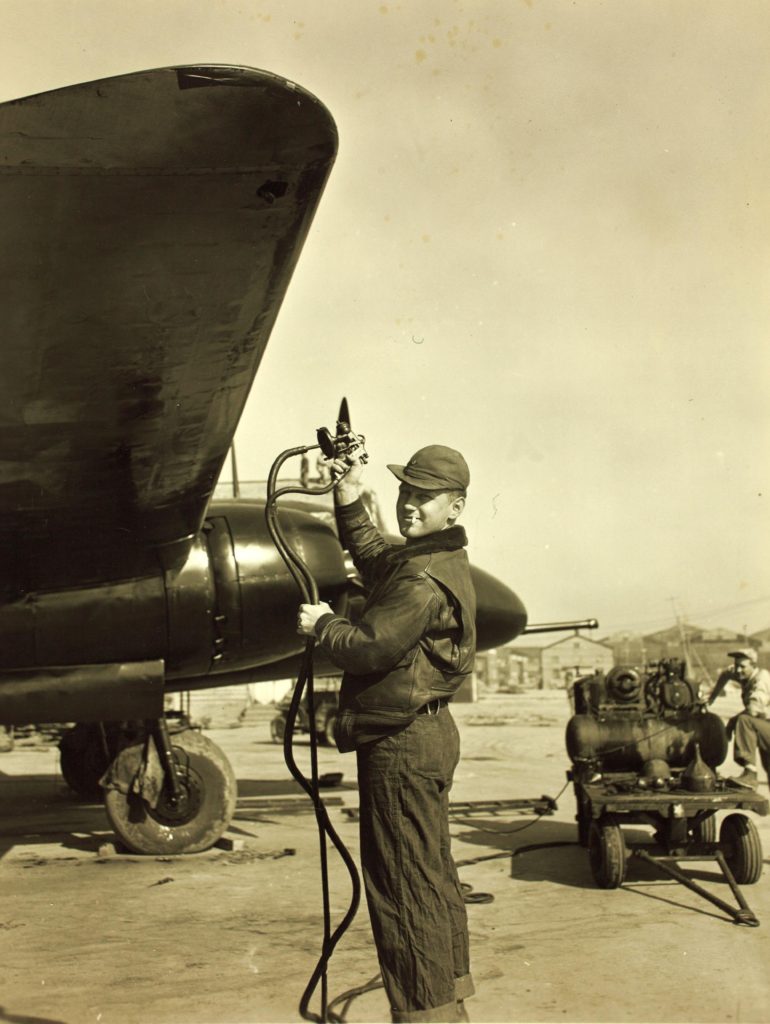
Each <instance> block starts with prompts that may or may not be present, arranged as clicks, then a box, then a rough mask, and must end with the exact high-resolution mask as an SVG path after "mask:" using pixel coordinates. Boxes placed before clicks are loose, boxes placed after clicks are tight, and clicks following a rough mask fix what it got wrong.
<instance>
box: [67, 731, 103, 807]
mask: <svg viewBox="0 0 770 1024" xmlns="http://www.w3.org/2000/svg"><path fill="white" fill-rule="evenodd" d="M109 765H110V761H109V758H108V757H107V755H106V754H105V752H104V748H103V746H102V738H101V736H100V734H99V726H98V725H85V724H82V723H80V724H78V725H75V726H73V727H72V728H71V729H69V730H67V732H65V733H64V735H63V736H62V738H61V739H60V740H59V767H60V769H61V773H62V777H63V778H64V781H65V782H66V783H67V785H68V786H69V788H70V789H71V790H72V791H73V792H74V793H77V794H78V796H81V797H83V798H84V799H85V800H90V801H91V802H92V803H98V802H100V801H101V800H102V798H103V796H104V791H103V790H102V787H101V786H100V785H99V779H101V777H102V775H104V773H105V772H106V771H107V769H108V768H109Z"/></svg>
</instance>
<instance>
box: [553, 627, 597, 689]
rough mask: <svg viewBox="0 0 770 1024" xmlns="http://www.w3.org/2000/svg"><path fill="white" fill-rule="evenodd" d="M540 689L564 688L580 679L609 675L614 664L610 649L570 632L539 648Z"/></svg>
mask: <svg viewBox="0 0 770 1024" xmlns="http://www.w3.org/2000/svg"><path fill="white" fill-rule="evenodd" d="M540 660H541V665H542V679H543V683H542V685H543V688H544V689H546V690H548V689H556V688H560V687H567V686H569V685H570V684H571V683H573V682H574V681H575V680H576V679H579V678H580V677H581V676H587V675H591V674H593V673H594V672H609V670H610V669H611V668H612V666H613V665H614V664H615V658H614V655H613V653H612V648H611V647H609V646H608V645H607V644H604V643H601V642H600V641H599V640H589V639H588V637H585V636H581V635H580V634H579V633H574V634H573V635H572V636H567V637H563V638H562V639H561V640H557V641H556V642H555V643H552V644H549V645H548V646H547V647H543V648H542V650H541V654H540Z"/></svg>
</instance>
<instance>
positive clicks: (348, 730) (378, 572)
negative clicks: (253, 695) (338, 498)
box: [315, 501, 476, 752]
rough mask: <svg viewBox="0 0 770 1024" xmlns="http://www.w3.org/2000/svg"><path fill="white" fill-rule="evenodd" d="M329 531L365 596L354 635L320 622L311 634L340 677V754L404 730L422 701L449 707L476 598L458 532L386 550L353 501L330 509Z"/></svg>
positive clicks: (466, 664)
mask: <svg viewBox="0 0 770 1024" xmlns="http://www.w3.org/2000/svg"><path fill="white" fill-rule="evenodd" d="M337 523H338V527H339V531H340V540H341V541H342V544H343V546H344V547H346V548H347V549H348V550H349V551H350V553H351V555H352V556H353V561H354V562H355V565H356V568H357V569H358V571H359V572H360V573H361V576H362V578H363V581H364V585H365V587H366V589H367V591H368V597H367V601H366V604H365V605H364V609H363V612H362V614H361V618H360V620H359V621H358V622H357V623H356V624H355V625H353V624H352V623H350V622H349V621H348V620H347V619H345V618H343V617H342V616H340V615H333V614H326V615H322V616H321V618H320V619H319V620H318V622H317V623H316V629H315V631H316V636H317V637H318V644H319V646H320V647H321V648H322V649H323V650H324V651H325V652H326V653H327V654H328V656H329V659H330V660H331V661H332V662H333V664H335V665H337V666H338V667H339V668H341V669H343V670H344V676H343V679H342V687H341V690H340V700H339V716H338V718H337V746H338V747H339V749H340V750H341V751H343V752H344V751H348V750H353V749H355V748H356V747H358V746H360V745H361V744H362V743H367V742H370V741H371V740H376V739H380V738H382V737H383V736H387V735H390V734H392V733H394V732H398V731H399V730H400V729H403V728H405V727H406V726H407V725H408V724H409V723H410V722H411V721H413V720H414V718H415V716H416V714H417V710H418V708H420V707H422V705H423V704H426V703H428V701H431V700H435V699H436V698H437V697H444V698H451V696H452V695H453V694H454V693H455V691H456V690H457V689H458V687H459V686H460V684H461V683H462V682H463V681H464V680H465V679H466V678H467V677H468V676H469V675H470V674H471V672H472V670H473V659H474V655H475V653H476V594H475V591H474V589H473V584H472V582H471V575H470V566H469V564H468V556H467V554H466V552H465V551H464V547H465V545H466V543H467V538H466V536H465V530H463V528H462V527H461V526H452V527H449V528H448V529H446V530H441V531H439V532H438V533H433V534H430V535H429V536H427V537H423V538H420V539H419V540H416V541H413V542H412V543H410V544H407V545H405V546H401V545H397V546H396V545H391V544H388V543H387V542H386V541H385V540H384V539H383V537H382V536H381V534H380V533H379V531H378V530H377V529H376V528H375V526H374V525H373V524H372V522H371V520H370V519H369V516H368V514H367V512H366V509H365V508H364V505H363V503H362V502H361V501H355V502H353V503H352V504H350V505H343V506H340V507H338V508H337Z"/></svg>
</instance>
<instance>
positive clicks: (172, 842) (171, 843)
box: [104, 730, 238, 854]
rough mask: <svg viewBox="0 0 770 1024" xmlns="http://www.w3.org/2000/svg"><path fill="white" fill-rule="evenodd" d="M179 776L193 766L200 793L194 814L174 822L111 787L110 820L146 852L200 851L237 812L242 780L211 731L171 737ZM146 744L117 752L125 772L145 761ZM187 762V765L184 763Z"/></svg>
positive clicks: (106, 798) (107, 801)
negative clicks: (213, 738)
mask: <svg viewBox="0 0 770 1024" xmlns="http://www.w3.org/2000/svg"><path fill="white" fill-rule="evenodd" d="M171 745H172V749H173V751H174V754H175V756H176V759H177V764H178V766H179V767H178V771H179V774H180V778H183V777H184V776H185V775H186V772H187V771H189V775H190V778H191V779H192V781H193V783H194V785H195V787H196V789H197V792H198V794H199V802H198V806H197V807H196V808H194V809H193V811H192V812H191V814H190V816H189V817H187V818H186V819H182V820H181V821H179V822H174V823H173V824H169V823H168V822H165V821H163V820H162V819H161V818H159V817H158V816H157V812H154V811H153V810H152V809H151V808H150V807H149V806H148V805H147V803H146V802H145V801H144V800H142V798H141V797H140V796H137V795H136V794H125V793H121V792H120V790H117V789H108V790H107V791H106V792H105V796H104V805H105V808H106V811H107V817H108V818H109V820H110V824H111V825H112V827H113V829H114V830H115V832H116V834H117V835H118V836H119V838H120V839H121V841H122V842H123V843H124V844H125V846H127V847H128V849H129V850H133V852H134V853H143V854H179V853H200V852H201V851H202V850H208V849H209V847H211V846H213V845H214V843H215V842H216V841H217V839H219V837H220V836H221V835H222V834H223V833H224V832H225V830H226V829H227V826H228V825H229V824H230V819H231V818H232V816H233V814H234V812H235V801H236V798H237V790H238V786H237V782H236V779H235V773H234V772H233V769H232V767H231V765H230V762H229V761H228V760H227V758H226V757H225V755H224V753H223V752H222V750H220V748H219V747H218V746H217V745H216V743H212V742H211V740H210V739H208V738H207V737H206V736H203V735H201V734H200V733H199V732H195V731H194V730H188V731H187V732H182V733H179V734H177V735H175V736H173V737H172V739H171ZM143 752H144V744H143V743H140V744H136V745H135V746H132V747H126V749H125V750H123V751H121V753H120V754H119V755H118V758H117V761H121V759H123V760H124V761H125V762H126V763H125V764H124V765H123V766H122V771H121V774H123V775H128V776H133V775H135V774H136V771H137V770H138V769H139V766H140V764H141V762H142V755H143ZM182 765H185V766H186V768H185V769H182V767H181V766H182Z"/></svg>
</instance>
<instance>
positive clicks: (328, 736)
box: [324, 711, 337, 747]
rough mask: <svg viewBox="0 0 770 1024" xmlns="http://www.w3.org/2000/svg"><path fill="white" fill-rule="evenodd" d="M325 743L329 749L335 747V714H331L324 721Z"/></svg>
mask: <svg viewBox="0 0 770 1024" xmlns="http://www.w3.org/2000/svg"><path fill="white" fill-rule="evenodd" d="M324 737H325V742H326V743H327V744H328V746H330V747H336V746H337V715H336V714H335V712H333V711H332V712H331V713H330V714H329V716H328V718H327V719H326V729H325V730H324Z"/></svg>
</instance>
